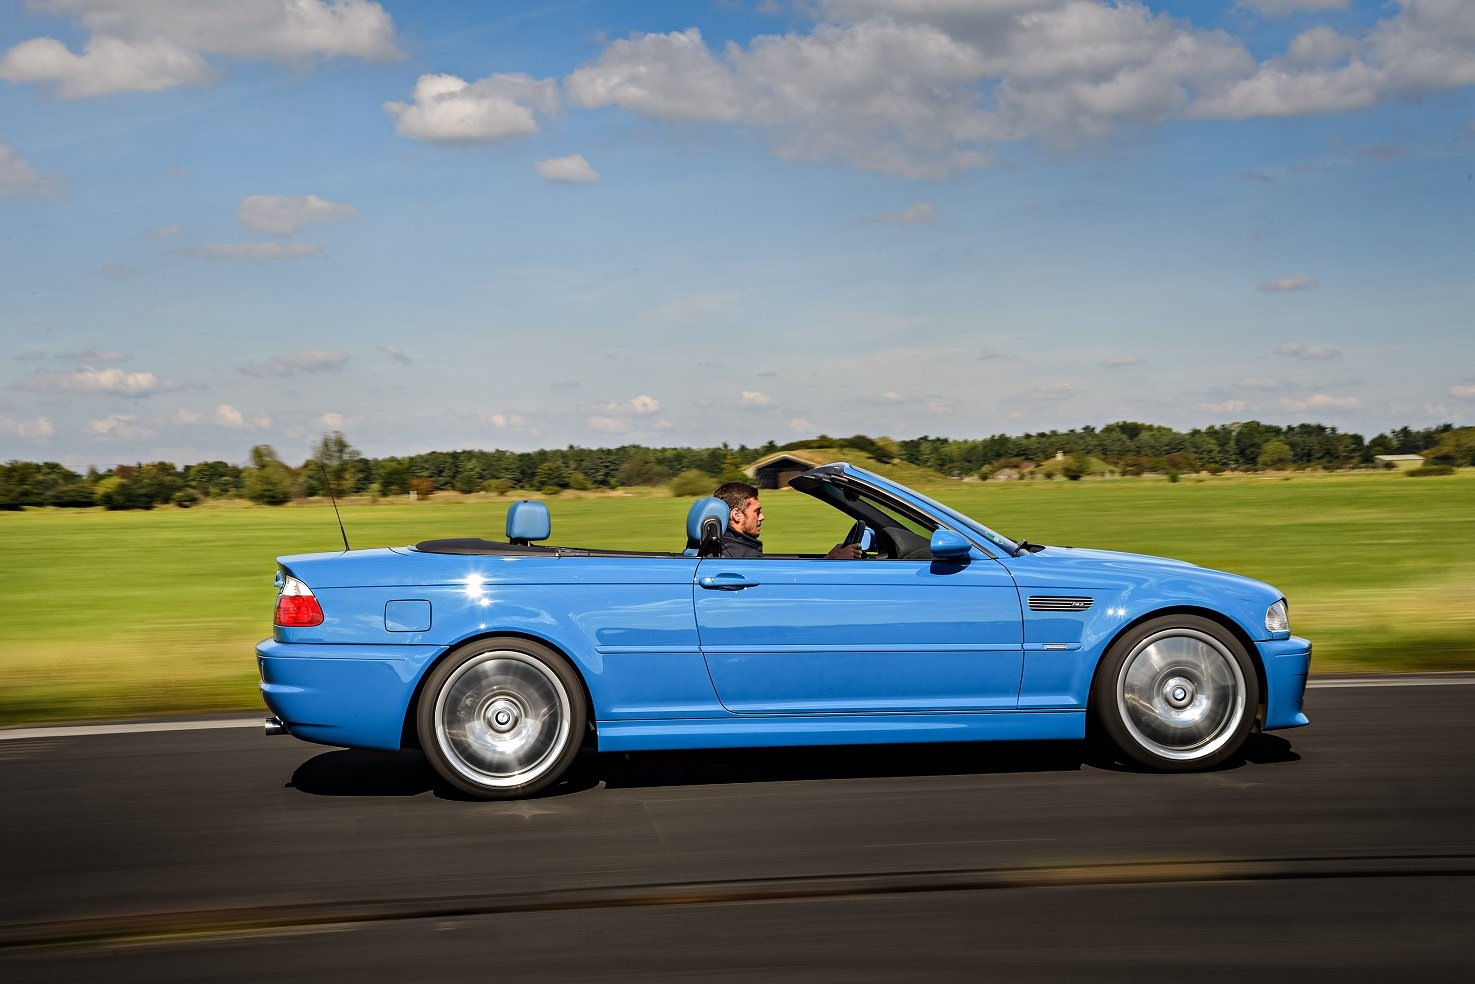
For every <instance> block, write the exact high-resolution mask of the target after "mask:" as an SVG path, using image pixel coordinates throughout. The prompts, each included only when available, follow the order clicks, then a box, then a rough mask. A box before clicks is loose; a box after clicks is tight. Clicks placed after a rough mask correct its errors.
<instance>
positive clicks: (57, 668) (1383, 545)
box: [0, 470, 1475, 724]
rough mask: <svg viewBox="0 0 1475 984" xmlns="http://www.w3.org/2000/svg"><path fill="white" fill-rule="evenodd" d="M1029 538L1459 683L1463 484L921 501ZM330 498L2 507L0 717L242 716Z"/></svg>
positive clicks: (1462, 664) (587, 525)
mask: <svg viewBox="0 0 1475 984" xmlns="http://www.w3.org/2000/svg"><path fill="white" fill-rule="evenodd" d="M923 490H924V491H926V492H927V493H928V494H930V495H933V496H934V497H936V498H938V499H940V500H942V501H944V502H947V503H949V504H950V505H953V506H956V507H957V508H959V509H961V510H962V511H964V512H966V513H968V514H969V515H972V516H975V517H977V518H978V519H980V520H981V521H983V522H984V523H986V524H987V525H989V526H992V527H994V528H995V529H997V530H999V531H1000V532H1002V533H1005V534H1007V535H1010V536H1013V537H1025V538H1028V539H1029V540H1030V541H1031V542H1034V543H1052V544H1061V545H1077V546H1089V547H1102V548H1107V549H1114V550H1128V551H1135V552H1140V553H1152V554H1161V555H1164V556H1170V557H1178V558H1181V559H1184V560H1190V561H1193V562H1194V563H1198V564H1202V565H1204V566H1208V567H1216V568H1221V569H1224V570H1230V571H1235V572H1237V573H1241V574H1246V575H1249V576H1251V577H1256V578H1259V579H1261V580H1264V581H1269V582H1270V583H1272V584H1275V585H1276V586H1278V587H1280V588H1281V589H1282V590H1284V591H1285V592H1286V594H1287V596H1288V597H1289V598H1290V602H1291V624H1292V627H1293V629H1294V630H1295V632H1296V633H1297V634H1298V635H1304V636H1306V637H1308V638H1310V639H1311V640H1312V641H1313V642H1314V643H1315V647H1316V648H1315V658H1314V661H1313V670H1315V671H1318V672H1338V671H1342V672H1350V671H1370V670H1469V669H1475V549H1472V548H1475V508H1472V506H1475V471H1470V470H1466V471H1463V472H1461V473H1459V474H1457V475H1454V476H1449V477H1442V478H1423V479H1411V478H1407V477H1405V476H1402V475H1398V474H1345V475H1344V474H1328V475H1321V474H1315V475H1297V476H1295V477H1292V478H1280V477H1275V478H1265V477H1219V478H1212V479H1209V478H1205V479H1202V480H1199V479H1195V478H1187V479H1184V480H1183V481H1181V482H1177V483H1170V482H1168V481H1166V480H1165V479H1160V478H1159V479H1153V478H1144V479H1119V480H1106V481H1084V482H1065V481H1051V482H1045V481H1037V482H1027V483H1022V482H1014V483H954V482H936V483H934V484H932V485H929V486H927V487H925V488H924V489H923ZM509 501H510V500H509V499H501V500H497V499H489V498H471V499H462V498H460V497H456V496H437V497H434V498H432V499H429V500H426V501H422V502H417V503H410V502H405V501H398V502H393V503H389V502H385V503H380V504H373V505H369V504H350V505H346V506H345V507H344V509H343V520H344V524H345V526H346V527H347V529H348V534H349V538H350V541H351V542H352V544H353V546H354V547H370V546H386V545H395V544H403V543H412V542H415V541H416V540H421V539H427V538H431V537H438V536H487V537H491V538H500V537H501V530H502V524H503V518H504V516H505V513H506V508H507V503H508V502H509ZM690 502H691V500H690V499H673V498H668V497H665V496H663V495H662V494H660V493H646V494H638V493H637V494H631V495H619V494H608V495H599V496H587V497H571V496H561V497H558V498H556V499H554V500H552V501H551V503H550V505H551V509H552V513H553V537H552V540H551V542H553V543H562V544H568V545H580V546H604V547H612V548H629V549H647V550H665V549H670V550H675V549H679V547H680V546H681V545H682V544H683V540H684V534H683V528H684V520H685V515H686V509H687V506H688V505H689V504H690ZM764 508H765V512H766V513H767V515H768V521H767V523H766V524H765V528H764V542H765V544H767V546H768V548H769V549H770V550H772V551H775V552H808V551H822V550H825V549H827V548H828V547H829V546H830V545H831V544H833V543H834V542H835V541H836V540H837V539H839V537H840V536H841V535H842V534H843V533H844V531H845V527H846V524H844V523H843V522H840V521H839V517H838V515H837V514H835V513H833V512H832V511H831V510H829V509H828V508H827V507H824V506H820V505H818V504H815V503H813V502H812V501H811V500H809V499H808V497H806V496H802V495H798V494H796V493H793V492H788V491H784V492H773V493H769V494H767V495H766V496H765V498H764ZM340 546H341V541H340V540H339V535H338V527H337V524H336V522H335V521H334V518H333V512H332V509H331V508H330V507H329V506H327V505H302V506H287V507H282V508H276V509H272V508H265V507H247V506H239V505H234V506H233V505H225V506H219V507H205V508H197V509H190V510H181V509H160V510H157V511H154V512H147V513H144V512H124V513H107V512H102V511H93V510H89V511H69V510H35V511H26V512H20V513H0V563H3V569H4V571H5V576H4V582H3V583H4V585H5V591H4V595H5V600H6V602H7V609H8V610H7V615H6V617H5V619H4V622H3V627H0V724H18V723H23V722H31V721H42V720H58V719H80V718H89V717H124V716H133V715H147V714H162V713H172V712H182V711H191V712H193V711H225V710H259V709H260V707H261V705H260V702H259V699H258V698H257V696H256V691H255V685H256V672H255V661H254V659H253V657H252V647H253V646H254V644H255V643H256V642H257V641H258V640H259V639H261V638H262V637H264V636H266V635H268V634H269V633H270V628H271V607H272V602H273V599H274V597H275V592H274V589H273V587H272V577H273V574H274V573H275V569H276V565H275V558H276V557H277V556H278V555H282V554H289V553H303V552H311V551H319V550H335V549H339V548H340Z"/></svg>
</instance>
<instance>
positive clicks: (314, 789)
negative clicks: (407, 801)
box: [287, 748, 436, 796]
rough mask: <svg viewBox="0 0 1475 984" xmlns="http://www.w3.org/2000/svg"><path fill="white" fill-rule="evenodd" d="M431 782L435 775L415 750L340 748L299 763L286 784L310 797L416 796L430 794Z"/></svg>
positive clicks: (433, 780)
mask: <svg viewBox="0 0 1475 984" xmlns="http://www.w3.org/2000/svg"><path fill="white" fill-rule="evenodd" d="M435 783H436V780H435V774H434V773H433V772H431V770H430V765H429V763H427V762H426V761H425V756H424V755H422V754H421V753H420V752H418V751H415V750H406V751H402V752H371V751H366V750H363V749H358V748H343V749H339V750H338V751H334V752H323V753H322V754H321V755H314V756H313V757H312V758H310V759H308V760H307V761H306V762H303V763H302V764H301V765H299V766H298V767H297V769H296V771H294V772H293V773H292V780H291V781H290V782H288V783H287V785H288V786H289V787H290V788H292V789H296V790H297V791H298V792H303V793H309V794H311V795H313V796H418V795H420V794H421V793H427V792H430V790H431V789H432V788H434V786H435Z"/></svg>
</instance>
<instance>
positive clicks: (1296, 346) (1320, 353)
mask: <svg viewBox="0 0 1475 984" xmlns="http://www.w3.org/2000/svg"><path fill="white" fill-rule="evenodd" d="M1275 354H1276V355H1283V356H1285V357H1286V358H1289V359H1338V358H1341V356H1342V353H1341V351H1340V350H1339V349H1334V348H1326V347H1325V346H1322V345H1304V344H1302V343H1301V342H1286V343H1285V344H1284V345H1277V346H1276V348H1275Z"/></svg>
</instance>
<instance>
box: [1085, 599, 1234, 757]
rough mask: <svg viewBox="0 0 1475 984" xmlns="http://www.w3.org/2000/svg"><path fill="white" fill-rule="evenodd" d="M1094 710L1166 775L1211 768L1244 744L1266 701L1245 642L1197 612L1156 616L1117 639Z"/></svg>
mask: <svg viewBox="0 0 1475 984" xmlns="http://www.w3.org/2000/svg"><path fill="white" fill-rule="evenodd" d="M1091 703H1092V710H1093V713H1094V714H1095V716H1096V721H1097V723H1098V724H1099V725H1100V731H1101V732H1102V733H1104V734H1105V736H1106V737H1107V738H1108V739H1109V740H1110V742H1111V744H1112V745H1113V746H1114V747H1115V748H1116V750H1118V751H1119V752H1120V753H1121V754H1123V755H1124V756H1126V757H1127V758H1128V759H1130V760H1132V761H1133V762H1136V763H1138V764H1140V765H1145V766H1147V767H1149V768H1152V769H1158V770H1162V771H1167V772H1187V771H1192V770H1195V769H1207V768H1210V767H1212V766H1215V765H1218V764H1219V763H1221V762H1223V761H1224V760H1226V759H1228V758H1229V757H1231V756H1232V755H1234V754H1235V753H1236V752H1238V751H1239V749H1240V747H1241V746H1242V745H1243V744H1244V741H1245V738H1246V737H1247V736H1248V735H1249V733H1250V727H1251V725H1252V724H1253V723H1254V716H1255V710H1256V707H1257V705H1258V703H1259V684H1258V682H1257V680H1256V677H1255V668H1254V666H1253V664H1252V663H1251V662H1250V658H1249V655H1248V654H1247V653H1246V652H1245V649H1244V646H1243V645H1241V644H1240V642H1239V641H1238V640H1237V639H1235V638H1234V636H1233V635H1231V634H1230V633H1229V632H1228V631H1226V630H1225V629H1224V628H1223V627H1222V626H1220V625H1219V624H1218V623H1216V622H1213V621H1210V620H1209V619H1206V618H1200V617H1198V616H1193V615H1173V616H1166V617H1163V618H1157V619H1152V620H1150V621H1148V622H1144V623H1143V624H1142V625H1139V626H1137V627H1136V628H1134V629H1132V630H1131V631H1130V632H1128V633H1127V634H1126V635H1124V636H1123V637H1122V638H1120V639H1118V640H1117V641H1116V643H1115V644H1113V646H1112V647H1111V649H1110V650H1109V651H1108V652H1107V654H1106V658H1105V659H1103V660H1102V661H1101V665H1100V666H1099V667H1098V668H1097V671H1096V680H1095V682H1094V684H1093V685H1092V696H1091Z"/></svg>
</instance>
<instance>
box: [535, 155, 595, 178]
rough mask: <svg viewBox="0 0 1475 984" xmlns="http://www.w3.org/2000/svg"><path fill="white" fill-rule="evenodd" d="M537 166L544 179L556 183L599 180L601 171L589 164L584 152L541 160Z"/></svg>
mask: <svg viewBox="0 0 1475 984" xmlns="http://www.w3.org/2000/svg"><path fill="white" fill-rule="evenodd" d="M537 167H538V173H539V174H540V175H542V176H543V180H544V181H551V182H553V183H554V184H589V183H591V182H594V181H598V180H599V172H598V171H596V170H594V168H592V167H590V166H589V162H588V161H586V160H584V155H583V154H570V155H569V156H567V157H554V158H551V159H549V160H546V161H539V162H538V165H537Z"/></svg>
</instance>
